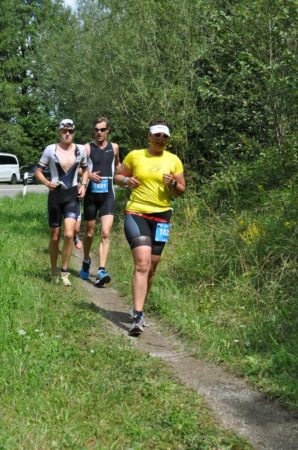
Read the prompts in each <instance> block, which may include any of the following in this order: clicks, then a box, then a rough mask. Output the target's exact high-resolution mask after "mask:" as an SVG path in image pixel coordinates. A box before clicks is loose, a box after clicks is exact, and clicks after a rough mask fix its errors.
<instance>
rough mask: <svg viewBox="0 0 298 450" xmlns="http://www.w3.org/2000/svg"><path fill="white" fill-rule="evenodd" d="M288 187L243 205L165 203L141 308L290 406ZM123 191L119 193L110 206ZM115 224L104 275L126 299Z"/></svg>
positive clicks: (127, 272)
mask: <svg viewBox="0 0 298 450" xmlns="http://www.w3.org/2000/svg"><path fill="white" fill-rule="evenodd" d="M296 194H297V192H296V191H295V190H294V189H293V188H292V187H290V188H288V187H285V188H284V189H281V188H279V189H275V190H274V189H273V190H267V191H262V193H261V194H260V197H259V199H258V202H257V204H254V205H253V206H252V207H251V208H247V207H246V208H238V209H236V208H226V209H222V210H220V209H213V208H212V207H211V206H209V205H208V204H207V203H206V202H205V201H204V198H202V197H201V195H200V194H196V193H195V192H194V191H193V190H189V191H188V193H187V194H186V195H185V197H183V198H180V199H178V200H175V203H174V209H175V212H174V216H173V220H172V227H171V236H170V242H169V243H168V244H167V246H166V248H165V251H164V255H163V260H162V262H161V264H160V266H159V267H158V270H157V274H156V278H155V281H154V284H153V287H152V290H151V293H150V295H149V298H148V301H147V305H146V309H147V311H148V312H151V313H154V314H155V315H156V316H158V317H159V318H160V319H161V320H162V321H163V322H164V323H166V324H167V325H168V326H169V327H170V328H171V329H172V331H173V332H174V333H176V334H178V335H179V336H180V337H181V338H182V339H183V340H184V341H185V343H186V345H187V348H188V349H190V351H191V352H192V353H193V354H194V355H196V356H198V357H203V358H206V359H209V360H212V361H215V362H218V363H224V364H227V365H229V366H230V367H232V368H233V369H234V370H235V372H236V373H238V374H240V375H244V376H246V377H247V378H248V379H250V380H251V381H252V382H253V383H255V384H256V385H257V386H258V387H259V388H261V389H262V390H263V391H265V392H267V393H268V394H269V395H271V396H273V397H279V398H280V399H281V401H282V402H283V403H284V404H285V405H287V406H289V407H292V408H297V407H298V389H297V373H298V361H297V354H298V326H297V325H298V323H297V317H298V302H297V299H298V280H297V278H298V277H297V274H298V267H297V238H298V228H297V213H298V204H297V197H296ZM125 195H126V194H125V193H120V192H119V200H120V203H121V205H120V206H119V209H121V208H123V203H124V200H125V199H124V198H121V197H123V196H125ZM295 205H296V206H295ZM122 226H123V224H122V219H121V216H119V222H118V223H117V224H116V227H115V237H114V240H117V244H116V245H115V244H114V245H112V261H111V264H112V265H113V264H114V266H115V268H116V267H117V270H115V271H114V272H112V273H113V275H114V279H115V278H116V280H117V283H118V284H117V286H118V289H119V290H121V292H122V294H123V295H124V296H127V298H128V302H131V300H130V295H131V294H130V278H131V271H132V262H131V257H130V251H129V249H128V245H127V242H126V240H125V238H124V237H123V234H122V232H121V228H122ZM127 261H130V265H129V266H128V265H127Z"/></svg>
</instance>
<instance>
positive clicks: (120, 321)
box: [76, 302, 131, 331]
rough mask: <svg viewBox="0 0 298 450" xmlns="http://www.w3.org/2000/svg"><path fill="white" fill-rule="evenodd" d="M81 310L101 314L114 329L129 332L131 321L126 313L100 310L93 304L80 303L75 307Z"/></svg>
mask: <svg viewBox="0 0 298 450" xmlns="http://www.w3.org/2000/svg"><path fill="white" fill-rule="evenodd" d="M76 306H77V307H78V308H79V309H81V310H86V309H87V310H91V311H93V312H95V313H96V314H98V313H99V314H101V315H102V316H103V317H104V318H105V319H107V320H108V321H109V322H111V323H113V324H114V325H116V327H118V328H121V329H122V330H124V331H128V330H129V325H128V324H129V323H130V321H131V317H130V315H129V314H128V313H125V312H122V311H111V310H109V309H104V308H101V307H100V306H97V305H95V303H85V302H80V303H77V305H76Z"/></svg>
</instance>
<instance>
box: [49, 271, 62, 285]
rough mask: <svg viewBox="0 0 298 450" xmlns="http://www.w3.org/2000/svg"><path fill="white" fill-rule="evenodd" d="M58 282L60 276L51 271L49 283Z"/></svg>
mask: <svg viewBox="0 0 298 450" xmlns="http://www.w3.org/2000/svg"><path fill="white" fill-rule="evenodd" d="M59 283H60V277H59V275H58V273H51V284H59Z"/></svg>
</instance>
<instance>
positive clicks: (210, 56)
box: [0, 0, 297, 176]
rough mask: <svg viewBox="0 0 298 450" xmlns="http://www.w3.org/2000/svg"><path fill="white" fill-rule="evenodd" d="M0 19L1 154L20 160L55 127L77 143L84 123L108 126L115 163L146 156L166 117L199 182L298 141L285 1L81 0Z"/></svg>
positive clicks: (288, 2)
mask: <svg viewBox="0 0 298 450" xmlns="http://www.w3.org/2000/svg"><path fill="white" fill-rule="evenodd" d="M1 8H2V11H1V12H2V14H1V19H0V20H1V30H2V31H1V46H0V57H1V63H2V64H1V72H0V75H1V78H0V91H1V94H2V98H3V99H4V101H3V102H2V106H1V107H0V144H1V147H2V148H3V149H5V150H12V149H14V150H15V152H17V153H20V154H21V155H23V156H24V158H23V159H25V158H26V157H27V156H28V155H30V158H31V157H33V156H34V155H36V154H37V153H39V152H40V151H41V150H42V147H43V146H44V144H45V142H47V141H50V140H51V139H54V138H55V133H54V129H55V126H56V124H57V122H58V120H59V119H60V118H62V117H63V116H70V117H72V118H73V119H74V120H75V121H76V123H77V125H78V126H77V128H78V133H77V139H79V140H81V141H84V140H87V139H90V131H91V130H90V124H91V122H92V119H93V117H94V116H96V115H107V116H108V117H109V118H110V119H111V122H112V137H113V139H115V140H117V141H118V142H119V143H120V147H121V150H122V152H126V151H127V150H128V149H130V148H132V147H135V146H140V145H144V143H145V142H146V128H147V124H148V122H149V121H150V120H151V119H152V118H155V117H164V118H166V119H167V120H168V121H169V123H170V125H171V127H172V131H173V133H172V135H173V136H172V139H171V146H172V150H173V151H175V152H177V153H178V154H179V155H180V156H181V157H182V158H183V160H184V161H185V163H186V164H188V167H189V168H191V169H194V170H195V171H197V172H199V173H200V174H201V175H204V176H210V175H211V174H212V173H214V172H215V171H217V170H219V168H220V167H221V166H222V165H223V164H224V165H226V164H230V163H232V162H233V161H235V160H237V161H241V160H245V161H246V162H249V161H251V160H252V159H254V158H255V157H256V156H258V155H259V154H260V152H261V150H262V149H264V148H273V147H279V146H284V145H285V144H286V143H287V142H288V141H289V140H291V139H293V136H294V135H295V129H296V117H297V90H295V80H296V73H297V3H296V1H294V0H283V1H281V0H252V1H251V2H249V3H248V2H245V1H243V0H241V1H238V2H236V1H232V0H230V1H227V0H210V1H209V0H208V1H206V0H193V1H192V2H189V1H188V0H179V1H178V0H142V1H141V0H123V1H121V2H119V1H116V0H105V1H101V0H79V1H78V10H77V11H76V14H72V13H71V12H70V10H69V9H64V8H63V7H62V5H61V2H59V1H57V2H51V1H50V0H42V1H37V0H32V1H30V2H29V1H25V0H22V1H21V0H7V1H6V2H4V3H3V2H2V6H1ZM12 10H15V11H16V20H15V19H14V17H13V15H12ZM2 25H3V26H2ZM20 30H21V31H20ZM25 153H26V155H27V156H25Z"/></svg>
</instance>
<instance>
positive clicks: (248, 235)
mask: <svg viewBox="0 0 298 450" xmlns="http://www.w3.org/2000/svg"><path fill="white" fill-rule="evenodd" d="M262 234H263V230H262V228H261V226H260V225H258V224H257V223H255V222H253V223H251V224H249V225H248V226H247V227H246V229H245V230H244V231H242V232H241V233H239V236H240V238H241V239H242V241H243V242H245V243H246V244H247V245H252V244H253V243H254V242H256V241H257V240H258V239H259V238H260V237H261V236H262Z"/></svg>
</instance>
